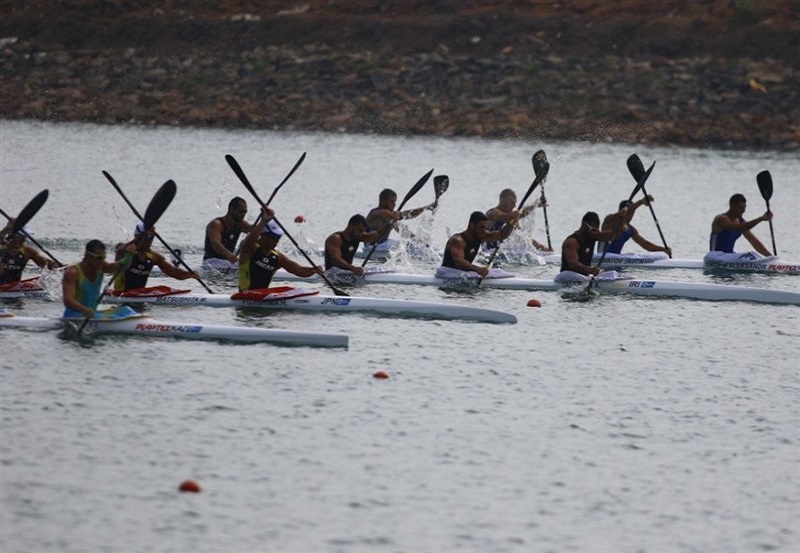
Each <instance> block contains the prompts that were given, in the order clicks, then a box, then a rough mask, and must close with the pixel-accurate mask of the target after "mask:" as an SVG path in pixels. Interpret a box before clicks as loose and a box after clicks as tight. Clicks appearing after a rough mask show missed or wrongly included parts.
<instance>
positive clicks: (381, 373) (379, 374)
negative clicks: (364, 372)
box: [372, 371, 389, 378]
mask: <svg viewBox="0 0 800 553" xmlns="http://www.w3.org/2000/svg"><path fill="white" fill-rule="evenodd" d="M372 376H373V377H374V378H389V374H388V373H386V372H385V371H378V372H376V373H375V374H373V375H372Z"/></svg>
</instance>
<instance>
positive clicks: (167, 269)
mask: <svg viewBox="0 0 800 553" xmlns="http://www.w3.org/2000/svg"><path fill="white" fill-rule="evenodd" d="M155 236H156V231H155V229H150V230H149V231H147V232H145V231H144V223H143V222H141V221H140V222H139V224H137V225H136V228H134V229H133V240H131V241H130V242H127V243H120V244H117V251H116V259H118V260H119V259H121V258H122V257H123V256H124V255H126V254H127V253H128V252H129V251H130V250H131V248H132V249H133V256H132V260H131V262H130V265H128V268H127V269H125V271H122V272H120V273H119V274H118V275H117V277H116V278H115V279H114V290H115V291H117V292H127V291H128V290H134V289H136V288H144V287H145V286H147V279H148V278H149V277H150V271H152V270H153V267H158V268H159V269H161V271H162V272H163V273H164V274H165V275H167V276H168V277H172V278H175V279H178V280H186V279H189V278H194V279H198V278H200V277H199V275H198V274H197V273H195V272H194V271H191V272H190V271H184V270H183V269H179V268H178V267H176V266H175V265H173V264H172V263H170V262H169V261H167V259H166V258H165V257H164V256H163V255H161V254H160V253H158V252H154V251H153V250H152V249H151V247H152V245H153V238H155Z"/></svg>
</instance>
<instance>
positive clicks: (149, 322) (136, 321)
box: [0, 306, 348, 348]
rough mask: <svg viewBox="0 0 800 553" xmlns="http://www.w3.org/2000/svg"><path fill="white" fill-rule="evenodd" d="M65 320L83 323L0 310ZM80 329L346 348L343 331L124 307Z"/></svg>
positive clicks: (34, 323) (38, 321)
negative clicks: (194, 319) (196, 319)
mask: <svg viewBox="0 0 800 553" xmlns="http://www.w3.org/2000/svg"><path fill="white" fill-rule="evenodd" d="M65 322H66V323H67V324H71V325H79V324H80V323H82V322H83V319H59V318H51V317H20V316H18V315H15V314H13V313H9V312H6V311H0V327H7V328H31V329H38V330H54V329H58V328H61V327H62V326H64V324H65ZM84 332H88V333H89V334H135V335H140V336H155V337H159V338H186V339H191V340H225V341H231V342H246V343H254V342H265V343H270V344H276V345H282V346H310V347H328V348H336V347H343V348H346V347H347V344H348V336H347V335H346V334H329V333H324V332H306V331H301V330H285V329H277V328H254V327H241V326H224V325H205V324H194V323H185V322H172V321H161V320H157V319H153V318H152V317H149V316H147V315H143V314H140V313H136V312H135V311H133V310H132V309H131V308H130V307H127V306H120V307H115V308H112V309H107V310H104V311H101V312H99V313H98V316H97V318H94V319H91V320H90V321H89V323H88V324H87V325H86V328H85V329H84Z"/></svg>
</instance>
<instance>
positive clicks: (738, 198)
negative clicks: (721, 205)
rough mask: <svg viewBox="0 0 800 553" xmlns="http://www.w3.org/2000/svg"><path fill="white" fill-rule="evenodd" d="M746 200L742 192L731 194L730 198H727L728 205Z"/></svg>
mask: <svg viewBox="0 0 800 553" xmlns="http://www.w3.org/2000/svg"><path fill="white" fill-rule="evenodd" d="M746 201H747V198H745V197H744V194H734V195H733V196H731V199H730V200H728V205H733V204H741V203H744V202H746Z"/></svg>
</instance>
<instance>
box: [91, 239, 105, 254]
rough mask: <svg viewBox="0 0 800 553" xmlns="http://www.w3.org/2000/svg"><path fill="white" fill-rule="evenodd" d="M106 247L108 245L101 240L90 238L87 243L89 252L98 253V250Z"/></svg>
mask: <svg viewBox="0 0 800 553" xmlns="http://www.w3.org/2000/svg"><path fill="white" fill-rule="evenodd" d="M104 249H106V245H105V244H103V243H102V242H101V241H100V240H89V241H88V242H87V243H86V251H87V252H89V253H97V251H98V250H104Z"/></svg>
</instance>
